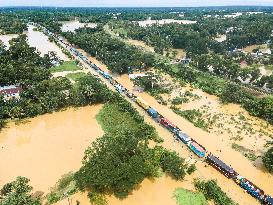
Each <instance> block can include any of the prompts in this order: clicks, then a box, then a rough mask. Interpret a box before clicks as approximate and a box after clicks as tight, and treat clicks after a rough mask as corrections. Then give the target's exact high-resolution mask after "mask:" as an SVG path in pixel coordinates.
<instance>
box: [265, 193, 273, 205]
mask: <svg viewBox="0 0 273 205" xmlns="http://www.w3.org/2000/svg"><path fill="white" fill-rule="evenodd" d="M264 204H266V205H273V198H272V197H271V196H268V195H266V196H265V197H264Z"/></svg>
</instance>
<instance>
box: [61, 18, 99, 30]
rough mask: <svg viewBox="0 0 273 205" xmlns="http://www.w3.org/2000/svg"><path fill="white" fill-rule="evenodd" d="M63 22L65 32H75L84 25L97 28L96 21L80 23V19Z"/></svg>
mask: <svg viewBox="0 0 273 205" xmlns="http://www.w3.org/2000/svg"><path fill="white" fill-rule="evenodd" d="M61 23H62V24H63V26H62V28H61V29H62V31H63V32H68V31H71V32H75V30H76V29H78V28H82V27H88V28H96V27H97V24H96V23H80V22H79V21H77V20H75V21H63V22H61Z"/></svg>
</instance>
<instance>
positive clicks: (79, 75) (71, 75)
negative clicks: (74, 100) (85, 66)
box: [65, 72, 86, 82]
mask: <svg viewBox="0 0 273 205" xmlns="http://www.w3.org/2000/svg"><path fill="white" fill-rule="evenodd" d="M84 76H86V73H84V72H79V73H69V74H67V75H66V76H65V77H67V78H69V79H71V80H73V81H75V82H77V81H78V80H79V79H80V78H82V77H84Z"/></svg>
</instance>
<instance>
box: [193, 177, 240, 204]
mask: <svg viewBox="0 0 273 205" xmlns="http://www.w3.org/2000/svg"><path fill="white" fill-rule="evenodd" d="M194 186H195V188H196V189H197V190H198V191H200V192H202V193H203V194H204V195H205V197H206V199H207V200H213V201H214V203H215V205H236V203H235V202H234V201H232V199H231V198H229V197H228V196H227V194H226V193H225V192H223V191H222V189H221V188H220V187H219V186H218V185H217V183H216V181H214V180H209V181H200V180H196V181H195V183H194Z"/></svg>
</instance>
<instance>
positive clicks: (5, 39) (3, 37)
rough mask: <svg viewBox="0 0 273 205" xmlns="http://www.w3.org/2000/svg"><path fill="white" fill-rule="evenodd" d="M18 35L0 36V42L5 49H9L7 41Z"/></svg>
mask: <svg viewBox="0 0 273 205" xmlns="http://www.w3.org/2000/svg"><path fill="white" fill-rule="evenodd" d="M17 37H18V35H17V34H7V35H0V41H2V42H3V43H4V45H5V46H6V49H9V46H10V45H9V41H10V40H11V39H13V38H17Z"/></svg>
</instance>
